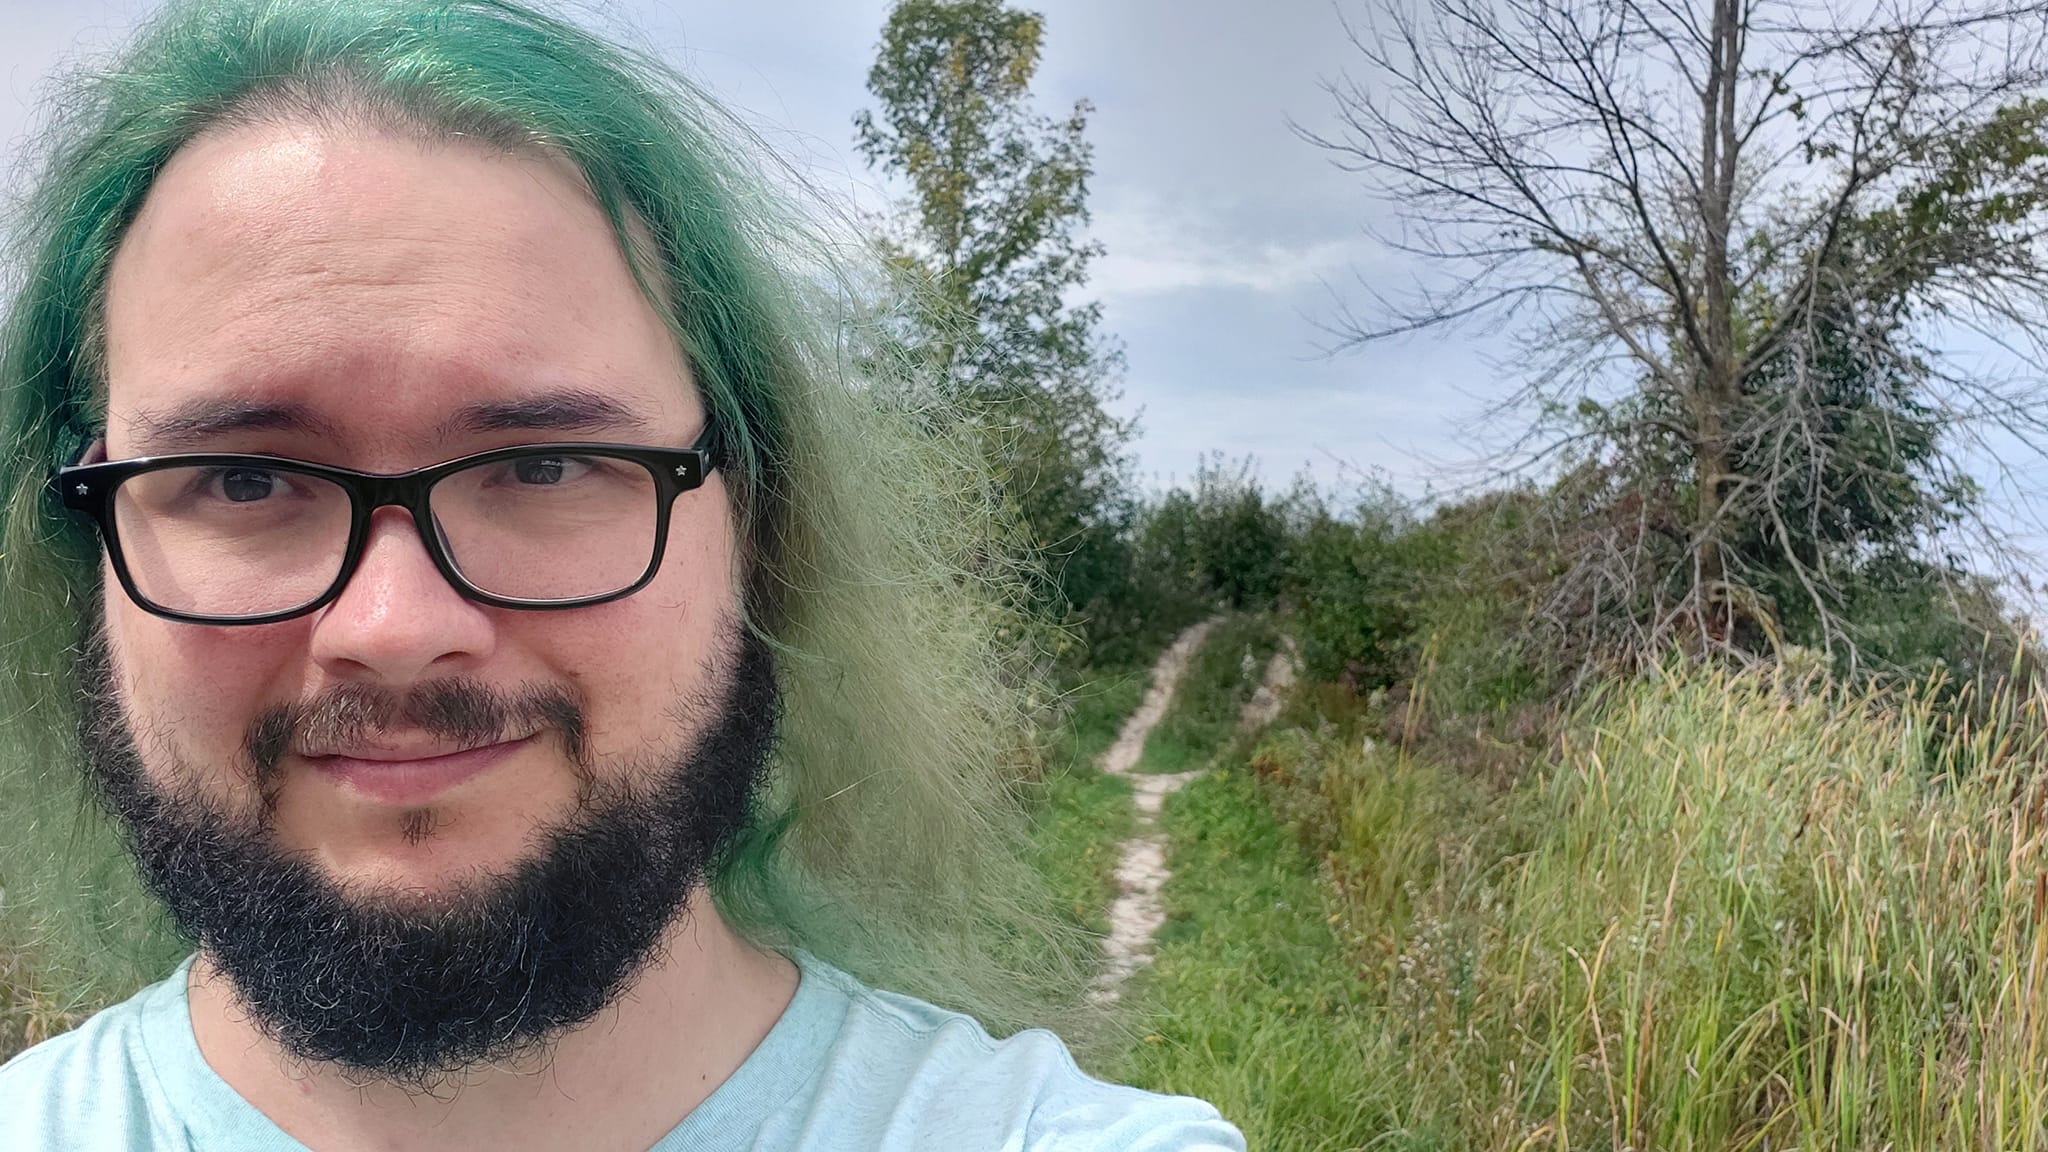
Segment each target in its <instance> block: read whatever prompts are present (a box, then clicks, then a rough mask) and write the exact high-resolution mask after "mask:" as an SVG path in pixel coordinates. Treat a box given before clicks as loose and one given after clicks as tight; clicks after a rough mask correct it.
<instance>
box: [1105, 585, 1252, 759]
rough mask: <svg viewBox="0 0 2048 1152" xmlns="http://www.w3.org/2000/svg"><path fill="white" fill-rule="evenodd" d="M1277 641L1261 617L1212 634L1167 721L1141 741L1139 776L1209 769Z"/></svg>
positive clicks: (1242, 618) (1234, 620) (1235, 619)
mask: <svg viewBox="0 0 2048 1152" xmlns="http://www.w3.org/2000/svg"><path fill="white" fill-rule="evenodd" d="M1279 639H1280V638H1279V634H1278V633H1277V632H1276V631H1275V630H1274V627H1273V621H1272V619H1271V618H1270V617H1267V616H1265V615H1257V614H1239V615H1234V616H1229V617H1226V618H1225V619H1224V620H1223V621H1221V622H1220V623H1218V624H1217V625H1216V627H1214V628H1212V629H1211V630H1210V631H1209V634H1208V636H1207V637H1206V638H1205V639H1204V640H1203V641H1202V645H1201V647H1199V648H1197V649H1195V652H1194V655H1193V656H1192V657H1190V658H1189V660H1188V667H1187V671H1186V673H1184V674H1183V675H1182V676H1181V679H1180V685H1179V687H1177V688H1176V689H1175V690H1174V694H1173V703H1171V704H1170V705H1168V706H1167V709H1166V715H1165V716H1163V717H1161V718H1160V721H1159V724H1158V726H1157V727H1155V728H1153V729H1152V735H1151V737H1150V738H1149V739H1147V740H1146V741H1145V751H1144V754H1143V755H1142V756H1141V757H1140V758H1139V760H1138V771H1140V772H1186V771H1189V770H1190V769H1198V768H1207V767H1208V766H1209V763H1210V761H1211V759H1212V758H1214V757H1215V756H1216V755H1217V754H1218V753H1219V752H1220V751H1222V750H1223V749H1224V747H1225V746H1226V745H1228V744H1229V743H1230V739H1231V736H1232V734H1233V733H1235V732H1236V730H1237V724H1238V717H1239V716H1240V715H1241V714H1242V713H1243V712H1244V706H1245V704H1246V703H1247V702H1249V701H1250V700H1251V698H1252V693H1253V692H1255V691H1257V690H1258V687H1259V682H1260V681H1261V680H1263V679H1265V675H1266V664H1267V662H1268V661H1270V660H1271V659H1272V658H1273V652H1274V650H1275V649H1276V648H1277V647H1278V645H1279Z"/></svg>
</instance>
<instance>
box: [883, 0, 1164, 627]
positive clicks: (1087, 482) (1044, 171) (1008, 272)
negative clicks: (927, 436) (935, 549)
mask: <svg viewBox="0 0 2048 1152" xmlns="http://www.w3.org/2000/svg"><path fill="white" fill-rule="evenodd" d="M1044 30H1045V24H1044V20H1043V18H1042V17H1040V16H1039V15H1038V14H1037V13H1035V12H1028V11H1023V10H1019V9H1014V8H1010V7H1008V6H1007V5H1005V4H1003V3H1001V2H1000V0H900V2H899V3H898V4H897V5H896V6H895V8H893V9H892V10H891V11H890V14H889V18H888V21H887V23H886V24H885V25H884V27H883V29H882V41H881V44H880V47H879V49H878V52H877V55H876V59H875V64H874V67H873V68H872V69H871V70H870V71H869V73H868V88H869V90H870V91H871V92H872V93H873V94H874V96H875V98H876V100H877V101H878V102H879V108H878V109H876V110H872V111H862V112H861V113H859V114H858V115H857V116H856V117H855V118H854V123H855V127H856V130H857V133H858V143H859V147H860V150H861V152H862V154H863V155H864V156H866V158H867V160H868V162H869V164H871V165H873V166H875V167H878V168H880V169H881V170H882V171H884V172H887V173H889V174H891V175H895V176H900V177H902V178H904V179H905V180H907V181H908V183H909V186H910V189H911V195H910V198H909V201H908V203H907V205H906V206H905V210H904V212H903V213H902V218H901V220H900V222H899V223H898V225H897V227H896V229H895V232H894V234H893V235H892V236H891V237H890V238H889V240H888V241H887V246H888V251H889V256H890V262H891V265H892V267H893V268H894V270H895V272H896V274H897V276H898V277H899V287H900V289H901V290H902V291H904V292H906V293H908V294H909V295H910V297H911V298H912V299H913V301H914V306H913V307H912V308H911V309H909V311H908V315H909V317H910V320H909V323H908V324H907V326H906V328H905V330H904V331H903V332H902V339H903V342H904V345H905V348H906V349H907V350H908V351H907V354H908V355H910V356H913V357H915V358H916V359H918V360H919V361H921V362H922V364H923V365H924V367H925V368H926V370H927V371H928V372H929V373H931V374H933V375H935V376H936V377H937V378H938V379H939V380H940V381H941V382H942V386H943V387H945V388H947V389H949V390H950V392H951V393H952V395H953V396H954V397H955V398H956V399H963V400H965V401H967V402H968V410H969V411H971V412H972V413H973V414H974V418H975V419H976V420H977V421H978V423H979V424H980V426H981V428H982V430H983V432H984V434H985V435H986V437H987V441H988V444H989V449H990V456H991V458H992V459H993V460H994V461H995V462H996V464H997V467H998V477H997V479H998V482H999V483H1000V484H1001V485H1002V486H1003V489H1004V491H1005V492H1006V494H1007V495H1008V497H1009V499H1010V500H1011V501H1012V502H1013V503H1014V505H1015V506H1016V508H1017V510H1018V512H1019V513H1020V514H1021V518H1022V520H1023V521H1024V523H1025V524H1026V525H1027V526H1028V529H1029V531H1030V532H1031V534H1032V536H1033V540H1032V541H1031V543H1032V544H1033V545H1035V546H1036V547H1037V548H1039V549H1040V550H1042V554H1043V555H1045V556H1046V557H1047V560H1048V571H1049V573H1050V574H1051V577H1052V580H1051V582H1050V583H1049V584H1047V585H1046V586H1045V587H1044V588H1042V594H1043V595H1042V599H1043V601H1044V606H1045V607H1046V608H1048V609H1049V610H1051V611H1052V612H1053V613H1054V614H1056V615H1059V614H1067V613H1070V612H1076V611H1079V612H1083V613H1085V611H1086V610H1087V608H1088V606H1089V605H1090V604H1091V602H1095V601H1097V600H1099V599H1100V598H1102V597H1103V596H1105V595H1107V594H1109V592H1110V590H1111V589H1112V588H1113V586H1114V585H1115V584H1116V583H1117V582H1118V581H1120V580H1122V579H1124V578H1125V575H1126V572H1125V569H1126V568H1127V566H1128V562H1129V558H1128V555H1127V554H1126V553H1127V546H1128V542H1127V539H1126V531H1127V530H1128V529H1129V527H1130V525H1131V523H1132V518H1133V516H1134V515H1135V508H1134V506H1133V505H1132V503H1131V500H1130V497H1129V495H1128V487H1129V486H1128V483H1127V479H1126V476H1125V461H1124V458H1123V454H1122V449H1123V445H1124V443H1125V442H1126V441H1127V440H1128V439H1129V436H1130V433H1131V425H1130V424H1129V423H1128V422H1125V421H1121V420H1118V419H1116V418H1115V417H1113V416H1111V415H1110V414H1109V413H1108V412H1107V411H1106V410H1105V408H1104V402H1105V400H1107V399H1109V398H1110V384H1111V380H1112V377H1113V375H1114V373H1115V371H1116V370H1117V368H1118V366H1119V365H1120V362H1121V357H1120V353H1119V351H1118V350H1117V349H1116V348H1115V347H1114V346H1113V345H1112V344H1111V343H1110V342H1109V341H1107V340H1106V339H1105V338H1104V337H1103V336H1102V335H1101V334H1100V332H1099V331H1098V329H1099V325H1100V321H1101V308H1100V305H1098V304H1094V303H1080V304H1077V303H1073V302H1072V298H1073V297H1074V295H1075V294H1076V293H1077V292H1079V291H1080V290H1081V289H1082V287H1083V286H1084V285H1085V283H1086V281H1087V273H1088V265H1089V262H1090V261H1091V260H1092V259H1093V258H1094V257H1096V256H1097V255H1099V254H1100V253H1101V250H1102V249H1101V246H1100V245H1099V244H1096V243H1093V242H1091V241H1088V240H1087V239H1085V237H1084V235H1083V231H1084V229H1085V227H1086V225H1087V222H1088V210H1087V190H1088V177H1089V174H1090V170H1091V168H1090V166H1091V163H1092V156H1091V152H1090V149H1089V145H1088V142H1087V140H1086V139H1085V137H1084V135H1083V133H1084V130H1085V128H1086V126H1087V117H1088V113H1089V112H1090V110H1091V109H1090V107H1089V105H1088V104H1087V102H1085V101H1082V102H1078V103H1076V104H1075V105H1074V107H1073V109H1072V111H1071V112H1070V113H1069V115H1068V116H1067V117H1066V118H1065V119H1062V120H1058V121H1054V120H1052V119H1049V118H1047V117H1045V116H1043V115H1041V114H1039V113H1038V112H1036V111H1034V109H1033V107H1032V104H1031V91H1030V86H1031V80H1032V77H1033V76H1034V75H1035V73H1036V72H1037V68H1038V63H1039V53H1040V50H1041V47H1042V43H1043V39H1044Z"/></svg>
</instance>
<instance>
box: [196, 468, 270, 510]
mask: <svg viewBox="0 0 2048 1152" xmlns="http://www.w3.org/2000/svg"><path fill="white" fill-rule="evenodd" d="M210 471H211V472H212V476H211V477H210V478H209V481H208V484H207V488H208V490H209V494H211V495H213V496H215V497H217V498H218V499H221V500H225V501H227V502H228V503H230V504H254V503H256V502H258V501H261V500H267V499H270V498H271V497H272V496H278V495H282V494H283V492H284V489H285V478H284V476H283V475H282V474H281V473H279V472H277V471H275V470H273V469H270V468H249V467H241V466H236V467H227V468H214V469H211V470H210Z"/></svg>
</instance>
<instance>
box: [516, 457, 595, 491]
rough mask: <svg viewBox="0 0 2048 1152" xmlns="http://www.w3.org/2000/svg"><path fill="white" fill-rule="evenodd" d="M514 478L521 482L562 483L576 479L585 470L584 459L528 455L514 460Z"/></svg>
mask: <svg viewBox="0 0 2048 1152" xmlns="http://www.w3.org/2000/svg"><path fill="white" fill-rule="evenodd" d="M511 471H512V479H513V480H514V482H516V483H519V484H543V485H554V484H560V483H562V482H563V481H565V480H574V479H575V478H576V477H577V476H578V475H579V474H581V472H582V471H583V466H582V461H580V460H578V459H576V458H575V457H572V456H527V457H523V458H521V459H518V460H514V461H513V462H512V469H511Z"/></svg>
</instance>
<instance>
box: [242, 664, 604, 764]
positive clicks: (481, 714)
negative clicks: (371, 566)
mask: <svg viewBox="0 0 2048 1152" xmlns="http://www.w3.org/2000/svg"><path fill="white" fill-rule="evenodd" d="M397 728H409V729H415V730H418V731H422V732H425V733H427V734H428V735H430V736H436V737H439V738H441V739H443V740H450V741H454V742H456V743H458V744H460V745H462V746H463V747H465V748H476V747H482V746H483V745H486V744H492V743H495V742H497V741H498V740H500V739H502V738H503V737H504V735H505V733H506V732H508V731H512V730H517V729H526V728H539V729H546V730H551V731H553V732H555V733H556V734H557V735H558V736H559V737H560V739H561V741H562V750H563V752H564V753H565V754H566V755H567V756H568V758H569V760H570V762H571V763H574V764H576V765H578V766H584V765H585V764H586V761H585V746H584V738H585V733H586V725H585V722H584V709H583V702H582V701H581V700H580V699H579V698H578V697H577V696H576V695H575V694H574V693H572V692H570V691H569V690H568V689H567V688H564V687H562V686H560V685H533V686H529V687H522V688H516V689H503V688H494V687H492V686H491V685H488V684H485V683H483V682H482V681H479V680H471V679H466V678H462V677H453V678H448V679H442V680H431V681H428V682H426V683H424V684H419V685H416V686H414V687H413V688H410V689H408V690H406V691H403V692H400V691H396V690H394V689H390V688H383V687H379V686H377V685H373V684H344V685H340V686H338V687H335V688H331V689H329V690H328V691H325V692H322V693H321V694H319V695H318V696H315V697H312V698H311V699H309V700H299V701H292V702H290V703H285V704H276V705H273V706H271V707H269V708H266V709H264V710H263V711H262V712H260V713H258V714H257V715H256V717H255V719H253V720H251V721H250V723H249V729H248V732H247V734H246V735H245V736H244V738H243V743H244V745H245V746H246V748H247V750H248V754H249V760H250V762H251V763H252V764H253V765H255V768H256V775H257V779H258V780H268V779H270V778H272V777H274V776H275V775H276V773H277V769H278V765H280V764H281V763H283V762H284V757H285V754H286V753H288V752H290V751H291V750H292V749H293V748H295V747H299V748H303V747H306V746H309V745H310V746H313V747H317V748H329V747H336V746H346V745H350V744H358V743H362V742H364V741H366V740H368V739H369V738H371V737H373V736H375V735H377V734H379V733H382V732H387V731H391V730H393V729H397Z"/></svg>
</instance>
